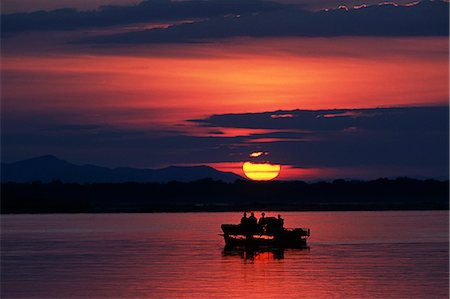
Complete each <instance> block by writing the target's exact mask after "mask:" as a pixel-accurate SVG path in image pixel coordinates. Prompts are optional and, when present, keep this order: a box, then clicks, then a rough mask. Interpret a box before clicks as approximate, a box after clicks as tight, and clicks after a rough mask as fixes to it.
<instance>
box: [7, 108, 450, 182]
mask: <svg viewBox="0 0 450 299" xmlns="http://www.w3.org/2000/svg"><path fill="white" fill-rule="evenodd" d="M448 111H449V110H448V107H405V108H374V109H339V110H292V111H287V110H286V111H271V112H265V113H243V114H223V115H213V116H210V117H208V118H205V119H200V120H194V121H191V124H192V125H193V126H201V127H202V128H201V129H202V130H204V129H207V130H208V132H215V134H213V135H209V136H194V135H195V134H189V133H187V132H186V131H182V130H180V131H176V130H162V129H145V128H140V129H133V128H120V127H117V126H112V125H110V126H108V125H104V124H102V125H95V124H90V125H82V126H80V127H78V125H76V124H70V123H65V122H64V121H63V120H58V121H57V122H56V123H54V124H53V126H51V125H50V123H49V124H47V125H46V126H42V125H41V126H33V124H32V123H29V125H28V126H27V127H26V128H25V129H20V128H19V129H14V128H13V127H12V126H13V125H12V124H10V123H9V122H6V123H3V127H4V128H6V129H7V130H5V131H4V134H2V144H3V146H2V156H3V157H4V160H5V161H11V160H20V159H24V158H29V157H33V156H38V155H44V154H49V153H50V154H55V155H57V156H60V157H62V158H65V159H68V160H70V161H73V162H77V163H80V164H84V163H92V164H99V165H103V166H110V167H117V166H136V167H161V166H167V165H174V164H204V163H214V162H239V161H244V160H245V159H248V155H249V154H250V153H251V152H255V151H262V152H269V153H270V156H269V157H268V158H270V160H271V161H274V162H277V163H281V164H283V165H293V166H295V167H299V168H323V169H328V168H334V169H342V173H343V174H345V172H346V169H356V168H358V169H362V170H363V171H361V173H363V174H364V176H365V177H377V176H401V175H406V176H424V177H430V176H431V177H436V178H445V177H448V170H449V169H448V165H449V156H448V150H449V128H448V122H449V115H448ZM274 114H290V115H292V117H284V118H281V117H280V118H273V117H271V115H274ZM26 121H27V119H24V120H22V124H23V122H26ZM28 121H29V120H28ZM30 127H33V129H30ZM55 128H57V129H55ZM223 128H259V129H261V128H265V129H271V130H273V132H268V133H250V134H248V135H247V136H242V135H241V136H234V137H233V136H225V135H224V134H220V132H222V129H223ZM194 129H195V128H193V129H192V131H195V130H194ZM86 159H88V160H86Z"/></svg>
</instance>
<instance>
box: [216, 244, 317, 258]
mask: <svg viewBox="0 0 450 299" xmlns="http://www.w3.org/2000/svg"><path fill="white" fill-rule="evenodd" d="M285 251H286V250H285V249H284V248H259V249H249V248H229V247H227V246H225V247H224V248H223V251H222V256H223V257H224V258H227V257H240V258H241V259H242V260H244V261H273V260H282V259H284V254H285ZM289 252H291V253H292V252H295V253H296V254H308V253H309V247H305V248H301V249H290V250H289Z"/></svg>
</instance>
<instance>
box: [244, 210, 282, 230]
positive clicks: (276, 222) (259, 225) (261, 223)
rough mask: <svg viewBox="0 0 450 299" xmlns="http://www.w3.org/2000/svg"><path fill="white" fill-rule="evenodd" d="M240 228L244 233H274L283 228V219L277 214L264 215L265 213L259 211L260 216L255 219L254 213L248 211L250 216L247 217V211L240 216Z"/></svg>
mask: <svg viewBox="0 0 450 299" xmlns="http://www.w3.org/2000/svg"><path fill="white" fill-rule="evenodd" d="M240 226H241V229H242V230H243V231H244V232H245V233H246V234H255V233H260V234H263V233H265V234H276V233H277V232H281V231H283V229H284V219H283V218H281V215H280V214H278V217H266V214H265V213H264V212H263V213H261V218H259V220H257V219H256V217H255V214H254V213H253V212H252V213H250V217H247V212H244V215H243V216H242V218H241V224H240Z"/></svg>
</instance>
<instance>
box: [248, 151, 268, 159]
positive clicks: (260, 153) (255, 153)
mask: <svg viewBox="0 0 450 299" xmlns="http://www.w3.org/2000/svg"><path fill="white" fill-rule="evenodd" d="M262 154H264V153H263V152H254V153H251V154H250V155H249V156H250V157H253V158H256V157H259V156H261V155H262Z"/></svg>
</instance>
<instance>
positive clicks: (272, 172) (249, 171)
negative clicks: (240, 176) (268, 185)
mask: <svg viewBox="0 0 450 299" xmlns="http://www.w3.org/2000/svg"><path fill="white" fill-rule="evenodd" d="M242 169H243V170H244V173H245V176H246V177H248V178H249V179H252V180H255V181H270V180H273V179H274V178H276V177H277V176H278V175H279V174H280V170H281V166H280V165H275V164H269V163H251V162H245V163H244V165H243V166H242Z"/></svg>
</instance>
